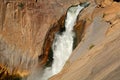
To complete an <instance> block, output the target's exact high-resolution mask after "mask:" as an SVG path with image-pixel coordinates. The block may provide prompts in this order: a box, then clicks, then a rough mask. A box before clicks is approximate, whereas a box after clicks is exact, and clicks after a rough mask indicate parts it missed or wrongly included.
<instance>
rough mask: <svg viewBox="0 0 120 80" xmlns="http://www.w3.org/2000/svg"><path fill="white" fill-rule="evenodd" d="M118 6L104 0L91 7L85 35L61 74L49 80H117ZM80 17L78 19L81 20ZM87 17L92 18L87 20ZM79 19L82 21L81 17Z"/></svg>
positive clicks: (119, 70)
mask: <svg viewBox="0 0 120 80" xmlns="http://www.w3.org/2000/svg"><path fill="white" fill-rule="evenodd" d="M119 6H120V3H117V2H113V1H109V0H105V1H101V2H100V3H99V6H98V5H96V4H93V3H92V4H91V6H89V7H88V8H87V10H86V11H84V12H83V14H82V15H85V13H86V12H87V11H89V10H90V9H91V8H92V7H94V8H92V9H93V10H91V11H92V13H91V14H90V13H88V14H87V13H86V14H87V15H86V17H85V16H84V18H87V20H86V21H87V22H90V23H89V25H87V23H86V31H85V33H84V37H83V38H82V40H81V42H80V43H79V45H78V46H77V48H76V49H75V50H74V51H73V53H72V55H71V57H70V58H69V60H68V61H67V62H66V65H65V66H64V68H63V70H62V71H61V72H60V73H59V74H57V75H55V76H54V77H52V78H51V79H50V80H119V79H120V52H119V50H120V49H119V41H120V39H119V37H120V31H119V30H120V27H119V25H120V24H119V21H120V19H119V13H120V10H119ZM82 15H81V16H82ZM88 16H91V17H90V18H88ZM81 18H82V17H81Z"/></svg>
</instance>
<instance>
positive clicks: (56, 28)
mask: <svg viewBox="0 0 120 80" xmlns="http://www.w3.org/2000/svg"><path fill="white" fill-rule="evenodd" d="M65 18H66V16H65V15H63V16H62V17H61V18H60V19H59V20H58V22H57V23H55V24H54V25H53V26H52V27H51V28H50V29H49V30H48V32H47V34H46V37H45V41H44V44H43V49H42V50H43V51H42V55H40V56H39V60H40V63H41V64H42V65H45V67H50V66H51V65H52V62H53V60H54V59H53V51H52V44H53V40H54V37H55V34H56V33H58V34H60V35H62V33H63V32H64V31H65V27H64V25H65ZM85 23H86V21H85V20H80V21H78V22H77V24H76V25H75V26H74V30H73V32H75V37H74V43H73V50H74V49H75V48H76V47H77V45H78V44H79V43H80V41H81V39H82V37H83V32H84V28H85Z"/></svg>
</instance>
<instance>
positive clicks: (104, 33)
mask: <svg viewBox="0 0 120 80" xmlns="http://www.w3.org/2000/svg"><path fill="white" fill-rule="evenodd" d="M80 1H81V0H0V70H3V69H5V70H6V71H4V70H3V73H5V75H6V74H7V75H10V74H13V73H15V74H16V73H17V74H19V75H20V76H22V77H23V76H26V75H28V74H30V73H31V71H32V69H33V68H40V67H41V64H45V63H46V62H47V60H48V58H49V56H48V55H49V53H50V52H49V51H50V48H51V44H52V42H53V38H54V34H55V33H56V32H58V31H59V30H60V31H62V30H64V26H63V25H64V19H65V13H66V11H67V8H68V7H70V6H71V5H75V4H79V3H80ZM88 1H89V2H91V4H90V6H89V7H88V8H86V9H85V10H83V11H82V12H81V14H80V15H79V17H78V21H77V24H76V26H75V27H74V31H75V32H76V39H75V41H76V42H75V43H74V48H75V50H74V51H73V53H72V55H71V57H70V58H69V60H68V61H67V62H66V65H65V66H64V68H63V70H62V71H61V72H60V73H59V74H57V75H55V76H53V77H52V78H51V79H50V80H119V79H120V52H119V51H120V48H119V47H120V46H119V43H120V39H119V38H120V27H119V26H120V23H119V22H120V18H119V17H120V7H119V6H120V3H119V2H116V1H112V0H88ZM1 66H2V67H1ZM1 73H2V72H0V74H1Z"/></svg>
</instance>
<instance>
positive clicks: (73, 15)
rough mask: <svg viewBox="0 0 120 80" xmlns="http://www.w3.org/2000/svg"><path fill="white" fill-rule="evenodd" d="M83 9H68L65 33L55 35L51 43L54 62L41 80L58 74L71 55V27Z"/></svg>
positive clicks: (78, 6)
mask: <svg viewBox="0 0 120 80" xmlns="http://www.w3.org/2000/svg"><path fill="white" fill-rule="evenodd" d="M83 8H84V7H81V6H80V5H77V6H73V7H70V8H69V9H68V12H67V16H66V20H65V31H64V32H63V33H62V35H61V34H59V33H57V34H56V35H55V39H54V41H53V45H52V50H53V58H54V61H53V64H52V67H49V68H46V70H45V72H44V75H43V78H42V79H41V80H47V79H48V78H49V77H51V76H52V75H55V74H57V73H59V72H60V71H61V70H62V68H63V66H64V64H65V62H66V61H67V59H68V58H69V56H70V54H71V53H72V49H73V39H74V32H73V27H74V25H75V23H76V19H77V16H78V14H79V12H80V11H81V10H82V9H83Z"/></svg>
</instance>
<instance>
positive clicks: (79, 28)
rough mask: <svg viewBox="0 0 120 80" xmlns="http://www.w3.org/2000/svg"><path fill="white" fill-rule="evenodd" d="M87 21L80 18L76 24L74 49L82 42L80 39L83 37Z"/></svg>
mask: <svg viewBox="0 0 120 80" xmlns="http://www.w3.org/2000/svg"><path fill="white" fill-rule="evenodd" d="M85 23H86V21H85V20H80V21H78V22H77V24H76V25H75V26H74V32H75V37H74V43H73V49H75V48H76V47H77V45H78V44H79V43H80V41H81V39H82V37H83V33H84V29H85Z"/></svg>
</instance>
